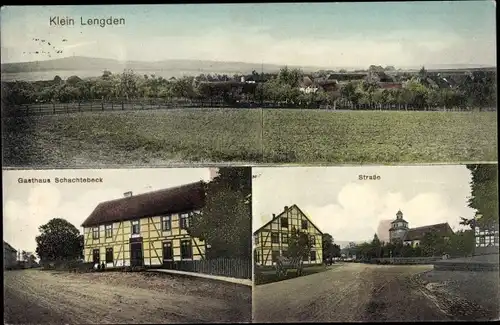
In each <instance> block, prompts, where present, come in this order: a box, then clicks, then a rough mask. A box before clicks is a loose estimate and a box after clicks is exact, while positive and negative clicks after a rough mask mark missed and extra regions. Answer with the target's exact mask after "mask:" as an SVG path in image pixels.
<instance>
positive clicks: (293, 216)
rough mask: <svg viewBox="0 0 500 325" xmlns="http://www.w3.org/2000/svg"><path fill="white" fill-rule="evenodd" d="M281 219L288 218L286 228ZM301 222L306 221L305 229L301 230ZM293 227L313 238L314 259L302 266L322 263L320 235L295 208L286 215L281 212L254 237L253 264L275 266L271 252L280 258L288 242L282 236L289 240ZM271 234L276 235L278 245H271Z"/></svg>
mask: <svg viewBox="0 0 500 325" xmlns="http://www.w3.org/2000/svg"><path fill="white" fill-rule="evenodd" d="M282 217H287V218H288V227H282V224H281V218H282ZM302 220H306V221H307V229H301V222H302ZM293 227H295V228H296V229H299V230H301V231H304V232H307V234H308V235H310V236H313V237H314V238H315V245H314V246H313V247H312V248H311V251H313V252H315V254H316V259H315V260H311V256H309V258H308V260H307V261H304V264H321V263H323V246H322V234H321V232H320V231H318V230H317V229H316V228H315V227H314V225H313V224H312V223H311V221H310V220H309V219H308V218H307V217H306V216H305V215H304V214H302V213H301V212H300V211H299V209H297V207H295V206H293V207H291V208H290V209H288V212H287V213H285V212H283V213H282V214H280V215H279V216H278V217H277V218H276V219H275V220H274V221H273V222H271V223H269V224H268V225H266V226H265V227H264V228H262V229H260V230H259V231H258V232H257V233H256V234H255V235H254V248H255V249H254V252H255V253H254V262H255V263H256V264H257V265H266V266H271V265H275V264H276V263H275V262H274V261H273V252H275V254H279V255H280V256H281V255H284V254H283V252H284V251H286V250H287V249H288V242H287V240H286V237H285V238H283V234H285V236H288V238H290V236H291V233H292V228H293ZM272 234H278V243H272V239H271V238H272Z"/></svg>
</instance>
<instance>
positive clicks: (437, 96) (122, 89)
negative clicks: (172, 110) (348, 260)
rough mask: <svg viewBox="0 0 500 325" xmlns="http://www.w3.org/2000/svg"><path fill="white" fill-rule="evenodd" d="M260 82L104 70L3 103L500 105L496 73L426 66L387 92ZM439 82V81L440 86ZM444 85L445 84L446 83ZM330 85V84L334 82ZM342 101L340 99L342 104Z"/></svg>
mask: <svg viewBox="0 0 500 325" xmlns="http://www.w3.org/2000/svg"><path fill="white" fill-rule="evenodd" d="M252 77H253V79H254V80H256V81H257V82H256V83H244V84H242V83H241V82H239V80H237V79H235V78H236V76H235V77H232V78H231V77H229V76H226V75H222V76H221V75H214V76H210V75H203V74H202V75H199V76H196V77H182V78H179V79H176V78H171V79H169V80H167V79H165V78H162V77H156V76H155V75H151V76H149V75H144V76H140V75H138V74H135V73H134V72H133V71H131V70H125V71H124V72H123V73H121V74H112V73H110V72H109V71H105V72H104V73H103V75H102V76H100V77H98V78H91V79H81V78H79V77H77V76H72V77H69V78H68V79H67V80H65V81H63V80H61V78H60V77H57V76H56V78H54V80H52V81H41V82H21V81H19V82H12V83H2V92H3V94H2V95H3V96H2V98H3V100H6V101H7V102H9V103H12V104H17V105H19V104H30V103H37V102H63V103H64V102H85V101H90V100H103V101H111V100H119V101H129V100H132V99H138V100H148V99H155V100H156V99H162V100H165V101H167V100H172V99H175V98H184V99H190V100H198V101H208V102H210V101H223V102H225V103H227V104H236V103H238V102H256V103H263V102H265V101H270V102H273V103H287V104H290V105H292V106H297V107H299V106H304V105H311V104H314V105H319V104H326V105H333V104H334V103H335V102H338V103H341V104H342V105H343V106H352V107H359V106H360V105H361V106H363V107H365V108H372V109H377V108H383V107H387V106H390V107H399V108H408V107H409V106H410V107H419V108H426V107H437V106H438V107H450V108H451V107H493V106H495V105H496V73H495V72H488V71H474V72H472V73H470V74H468V75H462V76H459V77H453V76H449V77H448V78H449V79H450V80H451V79H453V78H457V82H454V86H453V87H450V86H446V85H447V83H446V82H445V81H444V80H445V79H446V78H443V77H441V76H438V75H437V74H430V73H428V72H427V71H426V70H425V69H424V68H422V70H421V71H420V73H419V74H418V75H415V76H413V77H409V80H407V81H406V82H405V87H404V88H395V89H383V88H381V85H380V83H379V82H377V81H376V80H374V79H373V78H372V77H370V78H365V79H364V80H357V81H351V82H348V83H347V84H345V85H343V86H342V87H336V88H335V87H330V88H324V87H322V86H319V85H317V84H314V85H313V88H315V87H316V88H318V91H315V92H310V93H305V92H303V91H301V90H300V89H299V86H300V85H301V83H302V81H303V78H304V74H303V72H302V71H301V70H299V69H288V68H286V67H285V68H283V69H281V70H280V72H279V73H278V74H275V75H269V74H265V75H260V74H258V73H256V72H255V71H254V72H253V73H252ZM435 80H440V81H441V85H438V84H437V83H436V82H435ZM443 82H445V85H444V86H443V85H442V83H443ZM330 85H331V84H330ZM339 99H340V101H339Z"/></svg>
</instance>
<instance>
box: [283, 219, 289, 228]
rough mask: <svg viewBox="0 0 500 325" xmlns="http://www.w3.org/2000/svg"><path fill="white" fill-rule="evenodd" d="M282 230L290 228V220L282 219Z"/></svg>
mask: <svg viewBox="0 0 500 325" xmlns="http://www.w3.org/2000/svg"><path fill="white" fill-rule="evenodd" d="M281 228H288V218H287V217H281Z"/></svg>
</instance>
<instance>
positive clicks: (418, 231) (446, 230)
mask: <svg viewBox="0 0 500 325" xmlns="http://www.w3.org/2000/svg"><path fill="white" fill-rule="evenodd" d="M431 231H436V232H437V233H438V234H439V235H441V236H444V235H447V234H451V233H453V230H452V229H451V227H450V225H449V224H448V223H447V222H445V223H438V224H435V225H430V226H423V227H418V228H411V229H410V230H408V232H407V233H406V236H405V238H404V240H420V239H422V238H423V237H424V236H425V234H426V233H428V232H431Z"/></svg>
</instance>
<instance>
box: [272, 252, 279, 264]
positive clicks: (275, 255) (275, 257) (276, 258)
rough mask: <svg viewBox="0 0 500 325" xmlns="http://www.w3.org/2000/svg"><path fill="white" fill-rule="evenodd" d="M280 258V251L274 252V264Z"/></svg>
mask: <svg viewBox="0 0 500 325" xmlns="http://www.w3.org/2000/svg"><path fill="white" fill-rule="evenodd" d="M279 256H280V251H273V252H272V259H273V262H276V261H277V260H278V257H279Z"/></svg>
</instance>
